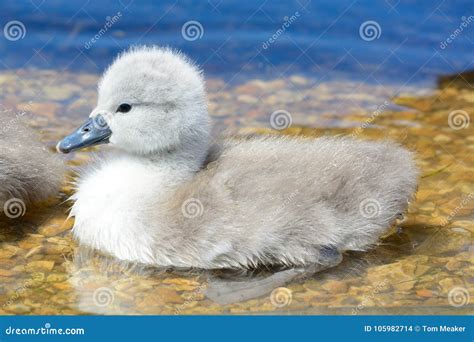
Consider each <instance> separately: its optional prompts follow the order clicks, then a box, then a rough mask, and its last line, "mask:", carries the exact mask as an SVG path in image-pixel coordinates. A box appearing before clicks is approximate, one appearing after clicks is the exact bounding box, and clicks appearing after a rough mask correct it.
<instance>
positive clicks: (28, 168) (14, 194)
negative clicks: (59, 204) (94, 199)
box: [0, 112, 64, 210]
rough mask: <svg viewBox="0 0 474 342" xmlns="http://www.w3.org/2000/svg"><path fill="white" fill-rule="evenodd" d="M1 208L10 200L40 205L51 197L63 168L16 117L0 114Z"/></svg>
mask: <svg viewBox="0 0 474 342" xmlns="http://www.w3.org/2000/svg"><path fill="white" fill-rule="evenodd" d="M0 121H1V123H2V125H1V126H2V127H1V128H0V205H1V207H0V208H1V209H0V210H3V206H4V203H5V202H6V201H8V200H10V199H13V198H15V199H20V200H22V201H24V202H30V201H33V202H34V201H39V200H44V199H46V198H48V197H49V196H52V195H54V194H55V193H56V192H57V191H58V188H59V185H60V183H61V181H62V176H63V171H64V166H63V163H62V162H61V160H60V159H59V158H57V157H56V156H55V155H53V154H52V153H51V152H50V151H48V150H47V148H46V147H45V146H44V145H43V144H41V143H40V142H39V140H38V136H37V134H36V133H35V132H34V131H33V130H32V129H31V128H30V127H28V126H27V125H26V123H25V122H24V121H23V119H22V118H21V117H20V116H19V115H16V116H15V115H11V114H10V113H9V112H1V113H0Z"/></svg>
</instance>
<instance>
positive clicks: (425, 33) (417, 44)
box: [0, 0, 474, 85]
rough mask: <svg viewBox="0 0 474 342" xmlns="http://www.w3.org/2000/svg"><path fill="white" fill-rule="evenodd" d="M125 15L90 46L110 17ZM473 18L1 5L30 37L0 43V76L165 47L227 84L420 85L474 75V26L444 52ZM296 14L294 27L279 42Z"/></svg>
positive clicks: (446, 6)
mask: <svg viewBox="0 0 474 342" xmlns="http://www.w3.org/2000/svg"><path fill="white" fill-rule="evenodd" d="M119 12H120V14H121V17H120V19H119V20H118V21H117V22H116V23H114V24H113V25H112V27H111V28H110V29H108V30H107V31H106V32H105V34H103V35H101V37H100V39H98V40H97V41H96V42H95V43H93V44H89V45H91V46H89V48H87V47H88V46H87V44H88V43H90V42H91V39H92V38H93V37H94V36H95V35H96V34H98V32H99V31H100V30H101V29H103V28H104V25H105V23H106V22H107V19H106V18H108V17H109V18H112V17H113V16H114V15H118V13H119ZM297 14H298V15H297ZM473 14H474V2H473V1H472V0H459V1H444V0H441V1H438V0H437V1H408V0H403V1H398V0H386V1H384V0H381V1H369V0H355V1H354V0H342V1H308V0H297V1H243V0H229V1H222V0H210V1H176V2H175V1H138V0H135V1H132V0H121V1H111V0H105V1H92V0H90V1H89V0H70V1H59V0H31V1H29V0H24V1H14V0H2V2H1V5H0V25H1V26H2V27H4V26H5V25H6V24H7V23H8V22H10V21H13V20H17V21H20V22H21V23H23V24H24V26H25V29H26V32H25V34H24V37H23V38H22V39H19V40H16V41H10V40H8V39H5V37H4V35H3V36H2V37H0V68H3V69H17V68H40V69H56V70H61V71H62V70H69V71H87V72H93V73H100V72H102V70H103V68H104V67H105V66H106V65H107V64H109V63H110V62H111V61H112V60H113V57H114V56H115V55H116V54H117V53H118V52H120V51H122V50H123V49H126V48H127V47H128V46H130V45H133V44H159V45H169V46H172V47H176V48H179V49H181V50H183V51H184V52H185V53H187V54H189V55H190V56H191V57H192V58H193V59H194V60H196V61H197V62H198V63H199V64H200V65H201V66H202V67H203V68H204V70H205V72H206V73H207V74H210V75H213V76H217V77H222V78H225V79H228V80H233V79H235V80H239V79H242V78H243V79H245V78H253V77H258V78H279V77H285V76H289V75H293V74H302V75H305V76H309V77H314V78H316V79H318V80H326V79H357V80H362V81H365V82H367V83H380V84H386V83H391V84H400V85H414V84H415V85H416V84H420V83H427V82H428V83H433V81H434V80H435V78H436V77H437V76H438V75H441V74H449V73H454V72H461V71H465V70H469V69H473V68H474V66H473V57H474V48H473V47H474V45H473V44H474V21H473V22H472V23H470V24H468V25H467V27H466V28H463V31H462V33H461V34H458V35H457V36H456V37H455V39H454V40H453V41H452V42H451V43H450V44H447V46H446V47H445V48H441V44H442V42H445V41H446V39H447V38H448V37H449V36H450V35H451V34H453V32H454V31H455V30H456V29H457V28H459V26H460V24H461V23H462V22H463V20H465V19H466V18H468V17H469V16H470V15H473ZM292 16H294V17H296V20H294V21H293V22H292V23H291V24H290V25H289V26H288V28H285V30H284V32H283V33H281V34H277V31H278V30H279V29H281V28H282V26H283V24H284V22H285V21H288V20H291V18H292ZM188 21H198V22H199V23H200V24H201V26H202V28H203V30H202V32H201V33H202V37H201V38H198V39H196V40H193V41H190V40H186V39H184V38H183V35H182V27H183V25H184V24H185V23H186V22H188ZM366 21H375V22H377V23H378V24H379V26H380V36H379V37H378V38H377V39H374V40H372V41H366V40H364V39H362V38H361V36H360V33H359V28H360V26H361V24H362V23H364V22H366ZM275 34H277V36H278V37H277V39H276V40H275V41H274V42H273V43H271V44H267V45H268V46H267V48H266V49H264V43H265V42H267V43H268V40H269V38H270V37H272V36H273V35H275Z"/></svg>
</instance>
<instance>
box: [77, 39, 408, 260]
mask: <svg viewBox="0 0 474 342" xmlns="http://www.w3.org/2000/svg"><path fill="white" fill-rule="evenodd" d="M122 103H129V104H130V110H129V111H126V112H121V111H119V110H118V108H120V105H121V104H122ZM205 103H206V94H205V89H204V82H203V77H202V74H201V72H200V70H199V69H198V68H197V67H196V66H194V65H193V64H192V63H191V62H190V61H189V59H187V58H185V57H184V56H182V55H181V54H179V53H176V52H175V51H173V50H169V49H161V48H158V47H150V48H146V47H144V48H134V49H131V50H129V51H127V52H125V53H123V54H122V55H120V56H119V57H118V58H117V60H116V61H115V62H114V63H113V64H112V65H111V66H110V67H109V68H108V69H107V71H106V72H105V74H104V76H103V78H102V79H101V82H100V85H99V96H98V103H97V107H96V108H95V109H94V110H93V111H92V113H91V118H92V119H95V118H96V117H97V115H98V114H99V113H100V114H101V115H102V116H104V117H107V125H108V129H109V130H110V132H111V133H110V134H111V135H110V143H111V144H112V145H113V146H115V147H117V149H116V153H115V154H113V155H112V156H110V157H108V158H106V159H104V160H102V161H99V163H98V164H96V165H94V167H93V168H91V169H90V170H89V171H88V172H87V173H85V174H84V175H83V176H82V177H81V178H80V179H79V181H78V186H77V192H76V193H75V194H74V196H73V199H74V200H75V203H74V205H73V208H72V210H71V215H72V216H75V224H74V229H73V231H74V235H75V237H76V238H78V239H79V240H80V241H81V242H82V243H83V244H85V245H88V246H90V247H93V248H96V249H99V250H102V251H104V252H108V253H110V254H111V255H114V256H115V257H117V258H119V259H122V260H128V261H134V262H141V263H146V264H153V265H159V266H174V267H197V268H207V269H213V268H252V267H257V266H259V265H264V266H268V265H284V266H294V267H307V266H308V265H317V264H324V265H326V264H327V263H326V262H325V261H323V260H325V259H324V253H325V251H327V250H334V251H336V252H337V253H341V252H343V251H345V250H366V249H368V248H370V247H371V246H372V245H373V244H375V243H376V242H377V240H378V238H379V237H380V235H381V234H383V233H384V232H385V231H387V229H388V228H389V227H390V225H391V224H392V223H393V222H394V220H395V219H396V218H397V215H399V214H400V213H403V212H404V211H405V210H406V208H407V205H408V201H409V200H410V199H411V197H412V196H413V193H414V192H415V190H416V184H417V169H416V167H415V164H414V162H413V157H412V154H411V153H410V152H408V151H407V150H405V149H403V148H402V147H400V146H398V145H396V144H394V143H390V142H376V141H360V140H354V139H350V138H334V137H333V138H319V139H305V138H289V137H281V136H278V137H255V138H247V139H243V138H242V139H240V138H228V139H224V140H223V142H222V143H220V144H218V145H217V147H216V146H214V148H210V146H209V132H210V128H209V125H208V112H207V108H206V106H205ZM75 134H76V133H75ZM210 151H212V152H210ZM206 156H208V158H207V161H206V162H205V160H206Z"/></svg>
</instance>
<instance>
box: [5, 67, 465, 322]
mask: <svg viewBox="0 0 474 342" xmlns="http://www.w3.org/2000/svg"><path fill="white" fill-rule="evenodd" d="M466 77H467V76H466ZM96 81H97V75H94V74H83V73H58V72H55V71H22V70H16V71H15V72H3V73H1V74H0V89H1V94H2V95H1V103H2V104H3V106H4V107H3V110H7V111H10V112H11V114H12V118H15V116H17V115H21V116H23V117H26V118H27V119H28V121H29V122H31V124H32V125H33V126H34V127H36V128H37V130H38V131H40V132H41V134H42V138H43V140H44V141H45V143H47V144H48V145H49V146H50V147H51V148H53V146H54V144H55V142H56V141H57V140H58V139H60V138H61V137H62V136H63V135H64V134H65V133H66V132H68V131H70V130H71V129H72V128H73V127H74V126H76V125H77V124H78V123H79V122H80V121H81V120H82V119H83V118H85V116H86V115H87V113H88V112H89V111H90V110H91V108H93V106H94V103H95V96H96V95H95V83H96ZM458 81H459V78H458ZM458 81H456V82H453V83H451V85H450V86H448V87H444V88H443V89H439V90H436V91H432V94H427V95H424V96H421V95H417V97H413V96H411V95H410V96H408V95H405V96H401V97H398V98H395V99H393V102H392V101H391V102H390V103H388V102H387V103H385V102H384V101H381V100H380V96H381V95H380V94H381V92H383V91H384V89H383V87H380V88H377V87H375V86H367V88H365V89H360V88H359V89H358V91H355V90H354V89H352V88H351V83H350V82H345V81H339V82H326V83H319V84H318V85H315V83H314V81H312V80H311V79H308V78H303V77H301V76H292V77H288V78H287V79H277V80H267V81H263V80H258V79H255V80H249V81H246V82H244V83H240V84H236V85H230V84H226V83H225V81H223V80H221V79H211V80H209V81H208V89H209V110H210V113H211V116H212V118H213V120H214V122H215V123H216V126H217V127H218V128H217V129H216V132H218V131H223V130H225V131H228V132H233V133H241V134H291V135H307V136H321V135H339V134H346V135H353V136H357V137H359V138H361V139H381V138H390V139H393V140H395V141H398V142H400V143H401V144H403V145H404V146H406V147H407V148H409V149H411V150H413V151H416V159H417V164H418V165H419V167H420V169H421V173H422V178H421V179H420V183H419V189H418V193H417V196H416V199H414V200H413V201H412V203H411V204H410V206H409V210H408V213H407V215H406V217H405V219H404V220H403V221H402V222H400V223H399V224H397V226H396V227H393V228H392V229H391V230H390V232H389V233H387V235H386V236H384V237H383V238H382V239H381V242H380V245H379V246H377V247H376V248H374V249H373V250H371V251H370V252H368V253H347V254H345V255H344V260H343V262H342V263H341V264H340V265H338V266H336V267H334V268H332V269H328V270H325V271H322V272H319V273H316V274H314V275H311V276H305V277H302V279H299V280H294V281H291V282H290V283H289V284H279V283H278V282H275V283H274V284H272V285H274V286H273V287H271V290H270V291H267V293H263V294H262V295H261V296H260V297H259V298H255V299H250V300H244V301H241V302H236V303H231V304H219V303H217V302H216V301H214V300H212V299H210V298H209V295H208V292H209V289H210V288H212V287H213V286H215V284H220V285H221V286H224V287H225V285H223V284H225V283H226V282H232V281H236V280H240V281H252V280H255V279H256V278H255V277H265V276H268V275H269V272H263V273H260V274H257V275H241V274H239V275H236V274H229V273H226V272H178V271H173V270H156V269H153V268H143V267H138V266H135V267H132V266H130V265H126V264H122V263H118V262H117V261H115V260H113V259H111V258H107V257H105V256H101V255H100V254H99V253H96V252H91V251H83V250H81V249H80V248H78V246H77V245H76V244H75V243H74V242H73V241H72V239H71V234H70V229H71V227H72V224H73V222H72V220H66V218H67V210H68V206H69V205H68V203H66V202H65V200H66V199H67V198H68V196H69V195H70V194H71V191H72V190H71V187H70V186H69V185H67V184H66V185H65V186H64V187H63V190H62V193H61V196H60V198H58V199H55V200H51V201H50V202H49V203H43V204H42V206H41V207H36V208H34V207H31V206H27V207H26V210H25V212H22V213H23V214H24V215H23V216H20V217H18V218H16V219H7V218H5V217H3V216H2V218H1V220H0V228H1V229H0V241H2V242H1V243H0V304H1V305H2V306H1V307H0V313H5V314H88V313H99V314H217V313H224V314H238V313H247V314H249V313H250V314H257V313H263V314H310V313H312V314H319V313H323V314H326V313H345V314H392V313H400V314H414V313H420V314H441V313H442V314H466V313H472V312H473V298H474V286H473V282H474V277H473V276H474V272H473V258H472V256H473V254H472V253H473V247H472V242H473V232H474V224H473V203H474V201H473V196H474V182H473V180H474V179H473V178H474V172H473V155H474V154H473V150H474V132H473V130H472V124H471V125H469V120H470V119H471V118H472V117H473V115H474V91H473V90H472V85H471V86H462V85H460V83H459V82H458ZM445 85H446V84H445ZM348 89H352V90H351V91H348ZM346 92H347V93H346ZM349 93H350V94H351V96H349ZM31 98H36V99H41V100H35V101H30V99H31ZM359 103H364V104H368V106H361V105H359ZM335 105H336V106H339V107H342V109H343V112H344V113H343V114H344V115H339V114H338V112H337V111H335V110H334V106H335ZM402 106H403V107H402ZM362 108H373V110H367V109H362ZM279 110H280V111H281V110H285V111H286V112H280V114H281V113H283V115H284V116H285V117H286V119H290V120H289V121H288V120H286V121H283V122H284V123H283V126H285V125H289V123H290V122H291V125H289V127H288V128H286V129H282V130H279V129H275V128H272V126H273V127H276V128H281V127H279V126H278V125H276V126H275V122H273V121H272V120H271V114H272V113H273V112H275V111H279ZM65 113H67V115H65ZM334 113H336V114H334ZM450 113H451V114H450ZM452 113H454V114H452ZM285 122H286V123H285ZM101 149H104V147H101ZM90 157H91V152H90V151H86V152H80V153H76V154H72V155H71V156H70V157H68V158H69V159H68V163H69V164H70V165H71V166H77V165H82V164H84V163H86V162H87V161H88V160H89V158H90ZM70 176H71V177H73V174H72V173H71V175H70ZM258 279H260V278H258Z"/></svg>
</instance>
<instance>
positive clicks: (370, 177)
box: [151, 137, 417, 267]
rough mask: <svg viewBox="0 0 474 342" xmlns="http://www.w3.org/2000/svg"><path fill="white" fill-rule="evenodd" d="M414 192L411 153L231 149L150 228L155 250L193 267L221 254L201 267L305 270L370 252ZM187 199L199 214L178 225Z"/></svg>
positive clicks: (329, 147)
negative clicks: (330, 257) (337, 254)
mask: <svg viewBox="0 0 474 342" xmlns="http://www.w3.org/2000/svg"><path fill="white" fill-rule="evenodd" d="M214 158H216V157H214ZM416 183H417V170H416V167H415V165H414V163H413V160H412V156H411V153H409V152H408V151H406V150H404V149H403V148H401V147H399V146H397V145H396V144H393V143H389V142H374V141H370V142H369V141H358V140H354V139H350V138H319V139H303V138H284V137H262V138H252V139H244V140H227V141H225V142H224V145H223V147H222V151H221V153H220V155H219V154H218V155H217V159H216V160H215V161H211V162H210V163H209V164H208V165H207V167H206V168H205V169H204V170H203V171H200V172H199V173H198V174H197V175H196V177H195V178H194V179H192V180H191V181H189V182H187V183H185V184H181V185H179V186H177V188H176V192H172V193H170V196H169V197H168V198H166V199H164V201H163V203H162V204H161V206H162V207H163V208H165V209H163V210H166V211H159V212H155V216H156V213H158V217H155V218H153V219H152V220H151V221H152V222H160V229H158V228H157V230H156V232H157V237H156V241H157V243H158V246H157V248H158V249H160V251H161V252H163V251H165V250H167V251H169V253H170V254H172V253H173V254H175V253H177V254H179V255H182V256H184V255H186V256H188V257H189V258H190V260H189V262H190V263H191V262H192V261H191V259H192V260H199V259H200V258H201V256H202V255H207V254H208V251H210V250H222V249H223V248H222V247H219V246H222V245H223V244H225V245H226V246H227V247H228V248H227V250H226V251H225V252H222V253H220V254H216V255H215V256H214V257H213V258H212V261H211V260H208V261H206V262H208V263H209V264H206V262H205V261H204V260H199V262H198V263H201V266H205V267H242V266H243V267H253V266H258V265H268V264H285V265H288V266H298V265H307V264H313V263H318V260H319V259H320V252H321V250H322V249H324V248H326V247H333V248H336V249H337V250H339V251H345V250H366V249H368V248H370V247H371V246H372V245H373V244H374V243H376V242H377V240H378V238H379V237H380V235H382V234H383V233H384V232H385V231H386V230H387V229H388V228H389V227H390V225H391V224H392V223H393V222H394V220H395V219H396V217H397V215H398V214H400V213H403V212H405V210H406V208H407V205H408V200H409V199H410V198H411V197H412V195H413V193H414V191H415V189H416ZM190 198H192V199H195V200H196V202H198V203H199V204H200V205H201V211H202V213H201V214H199V215H197V216H196V217H193V218H187V217H186V216H183V215H182V211H183V210H186V208H185V207H183V203H186V200H188V199H190ZM163 212H166V213H167V214H166V215H163ZM151 215H152V216H153V215H154V214H153V213H151ZM167 218H168V219H167ZM162 227H166V229H163V228H162ZM194 262H196V261H194Z"/></svg>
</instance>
